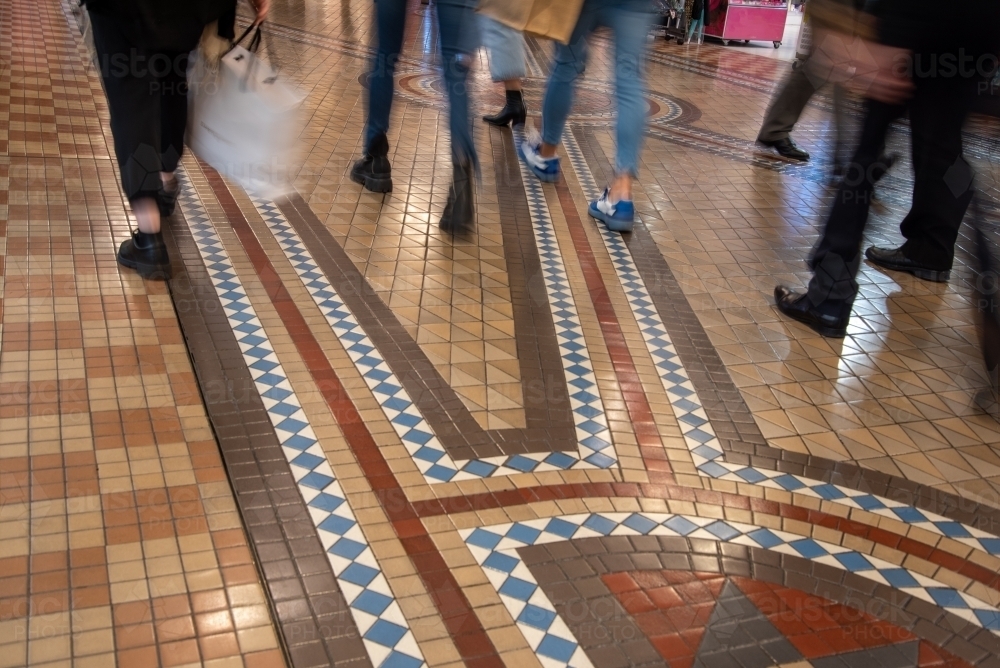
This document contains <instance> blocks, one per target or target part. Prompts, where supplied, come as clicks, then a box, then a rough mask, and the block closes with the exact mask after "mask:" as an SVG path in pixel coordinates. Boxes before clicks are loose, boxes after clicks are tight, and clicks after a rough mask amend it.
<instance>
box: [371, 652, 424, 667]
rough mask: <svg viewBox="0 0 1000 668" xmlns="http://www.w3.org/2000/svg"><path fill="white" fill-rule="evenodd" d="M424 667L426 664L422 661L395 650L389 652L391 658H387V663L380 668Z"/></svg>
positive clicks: (383, 663) (384, 662)
mask: <svg viewBox="0 0 1000 668" xmlns="http://www.w3.org/2000/svg"><path fill="white" fill-rule="evenodd" d="M422 665H424V662H423V661H421V660H420V659H418V658H416V657H412V656H410V655H409V654H403V653H402V652H397V651H396V650H393V651H391V652H389V656H387V657H385V661H383V662H382V665H380V666H379V667H378V668H420V666H422Z"/></svg>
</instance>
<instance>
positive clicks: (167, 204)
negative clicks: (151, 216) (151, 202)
mask: <svg viewBox="0 0 1000 668" xmlns="http://www.w3.org/2000/svg"><path fill="white" fill-rule="evenodd" d="M177 190H178V185H177V179H163V185H162V186H161V187H160V191H159V192H158V193H156V203H157V205H158V206H159V207H160V217H161V218H169V217H170V214H172V213H173V212H174V207H175V206H176V205H177Z"/></svg>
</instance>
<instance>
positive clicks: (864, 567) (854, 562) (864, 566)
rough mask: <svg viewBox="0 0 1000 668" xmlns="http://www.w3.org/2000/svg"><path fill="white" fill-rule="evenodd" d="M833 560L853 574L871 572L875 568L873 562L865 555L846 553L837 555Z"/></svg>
mask: <svg viewBox="0 0 1000 668" xmlns="http://www.w3.org/2000/svg"><path fill="white" fill-rule="evenodd" d="M833 558H834V559H836V560H837V561H839V562H840V563H841V565H843V567H844V568H846V569H847V570H849V571H850V572H852V573H860V572H862V571H870V570H873V569H874V568H875V567H874V566H872V562H870V561H868V560H867V559H866V558H865V557H864V555H861V554H858V553H857V552H844V553H843V554H835V555H833Z"/></svg>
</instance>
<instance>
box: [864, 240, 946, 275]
mask: <svg viewBox="0 0 1000 668" xmlns="http://www.w3.org/2000/svg"><path fill="white" fill-rule="evenodd" d="M865 257H866V258H868V259H869V260H870V261H871V262H872V264H877V265H878V266H880V267H884V268H885V269H891V270H893V271H905V272H908V273H911V274H913V275H914V276H916V277H917V278H922V279H924V280H925V281H934V282H935V283H947V282H948V279H949V278H951V270H950V269H934V268H933V267H928V266H926V265H922V264H918V263H916V262H914V261H913V260H911V259H910V258H908V257H906V256H905V255H903V249H902V248H879V247H877V246H872V247H870V248H869V249H868V250H866V251H865Z"/></svg>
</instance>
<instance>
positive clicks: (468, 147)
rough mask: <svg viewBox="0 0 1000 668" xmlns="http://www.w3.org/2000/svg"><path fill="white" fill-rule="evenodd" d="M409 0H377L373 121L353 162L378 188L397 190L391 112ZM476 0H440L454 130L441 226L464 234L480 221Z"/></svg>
mask: <svg viewBox="0 0 1000 668" xmlns="http://www.w3.org/2000/svg"><path fill="white" fill-rule="evenodd" d="M407 4H408V3H407V0H377V1H376V2H375V18H376V24H377V33H378V50H377V52H376V55H375V59H374V60H373V61H372V68H371V72H370V74H369V77H368V120H367V122H366V124H365V131H364V155H363V156H362V157H361V159H360V160H358V161H357V162H356V163H354V167H353V168H352V169H351V180H352V181H354V182H355V183H359V184H361V185H363V186H364V187H365V188H367V189H368V190H370V191H372V192H376V193H387V192H390V191H392V168H391V165H390V163H389V139H388V137H387V136H386V133H387V132H388V130H389V115H390V112H391V111H392V97H393V89H394V87H395V81H394V79H393V76H394V75H395V72H396V63H397V61H398V60H399V56H400V51H401V50H402V46H403V33H404V30H405V28H406V17H407V9H406V6H407ZM474 7H475V0H436V1H435V2H434V11H435V12H436V13H437V24H438V33H439V34H440V38H441V67H442V69H443V70H444V82H445V87H446V88H447V94H448V120H449V128H450V131H451V154H452V184H451V188H450V189H449V192H448V202H447V204H446V205H445V209H444V213H443V215H442V216H441V220H440V222H439V227H440V228H441V229H442V230H445V231H447V232H451V233H453V234H455V233H462V232H466V231H469V230H471V229H472V227H473V226H474V224H475V214H476V211H475V201H474V192H473V189H474V181H473V179H474V175H473V172H474V171H475V170H476V168H477V166H478V159H477V157H476V148H475V146H474V145H473V142H472V126H471V125H470V121H469V97H468V93H467V90H466V87H467V86H466V80H467V79H468V76H469V68H470V67H471V65H472V58H473V52H474V51H475V49H476V46H477V41H478V35H479V30H478V29H477V27H476V23H475V21H476V16H475V13H474V12H473V8H474Z"/></svg>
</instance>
